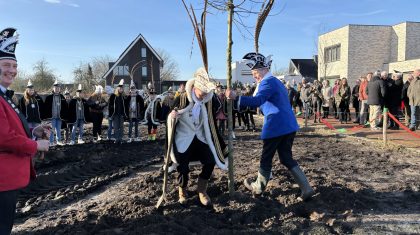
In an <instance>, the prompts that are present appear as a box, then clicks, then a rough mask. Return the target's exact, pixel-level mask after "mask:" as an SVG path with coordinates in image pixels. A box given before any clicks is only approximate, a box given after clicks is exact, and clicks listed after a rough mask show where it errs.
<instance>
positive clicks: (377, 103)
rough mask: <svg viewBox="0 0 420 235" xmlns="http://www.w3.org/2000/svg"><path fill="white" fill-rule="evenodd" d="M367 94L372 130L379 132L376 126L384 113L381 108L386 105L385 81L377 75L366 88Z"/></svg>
mask: <svg viewBox="0 0 420 235" xmlns="http://www.w3.org/2000/svg"><path fill="white" fill-rule="evenodd" d="M366 94H367V95H368V102H367V104H368V105H369V119H370V128H371V129H372V130H378V128H377V127H376V124H377V121H378V120H377V119H378V118H379V115H380V113H381V111H382V110H381V106H382V105H383V103H384V97H385V94H386V90H385V84H384V81H383V80H381V79H380V77H379V76H378V74H377V73H375V75H374V76H373V77H372V79H371V80H370V81H369V83H368V86H367V87H366Z"/></svg>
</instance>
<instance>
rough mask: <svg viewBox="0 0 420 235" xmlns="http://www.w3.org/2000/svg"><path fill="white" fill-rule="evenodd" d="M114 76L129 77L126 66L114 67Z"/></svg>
mask: <svg viewBox="0 0 420 235" xmlns="http://www.w3.org/2000/svg"><path fill="white" fill-rule="evenodd" d="M114 74H115V75H116V76H128V75H129V72H128V66H127V65H124V66H117V67H115V69H114Z"/></svg>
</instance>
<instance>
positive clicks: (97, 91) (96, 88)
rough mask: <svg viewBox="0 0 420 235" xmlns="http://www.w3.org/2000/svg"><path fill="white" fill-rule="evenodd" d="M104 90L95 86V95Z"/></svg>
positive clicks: (99, 86)
mask: <svg viewBox="0 0 420 235" xmlns="http://www.w3.org/2000/svg"><path fill="white" fill-rule="evenodd" d="M103 90H104V88H103V87H102V86H101V85H95V93H96V94H101V93H102V92H103Z"/></svg>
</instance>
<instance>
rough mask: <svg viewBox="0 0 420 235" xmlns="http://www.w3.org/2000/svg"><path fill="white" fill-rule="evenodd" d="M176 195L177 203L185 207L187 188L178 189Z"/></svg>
mask: <svg viewBox="0 0 420 235" xmlns="http://www.w3.org/2000/svg"><path fill="white" fill-rule="evenodd" d="M178 195H179V199H178V202H179V203H180V204H182V205H185V203H186V202H187V197H188V194H187V188H186V187H185V188H183V187H178Z"/></svg>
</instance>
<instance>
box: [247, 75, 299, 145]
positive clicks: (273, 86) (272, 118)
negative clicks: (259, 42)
mask: <svg viewBox="0 0 420 235" xmlns="http://www.w3.org/2000/svg"><path fill="white" fill-rule="evenodd" d="M239 105H240V107H241V108H245V107H247V106H249V107H255V108H256V107H260V110H261V112H262V113H263V114H264V125H263V129H262V133H261V139H271V138H275V137H279V136H282V135H286V134H289V133H292V132H296V131H297V130H298V129H299V125H298V123H297V121H296V118H295V115H294V114H293V111H292V107H291V105H290V102H289V98H288V92H287V89H286V87H285V86H284V85H283V83H282V82H281V81H280V80H278V79H277V78H275V77H274V76H272V75H271V74H270V76H267V77H264V78H263V79H262V80H261V82H260V85H259V87H258V92H257V94H256V95H255V96H241V98H240V101H239Z"/></svg>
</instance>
